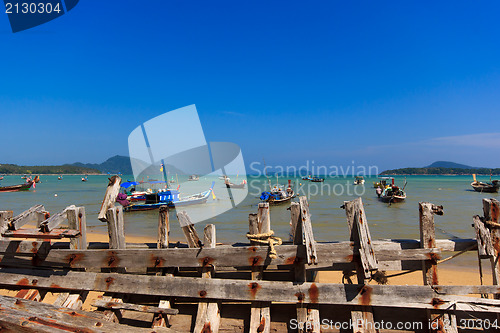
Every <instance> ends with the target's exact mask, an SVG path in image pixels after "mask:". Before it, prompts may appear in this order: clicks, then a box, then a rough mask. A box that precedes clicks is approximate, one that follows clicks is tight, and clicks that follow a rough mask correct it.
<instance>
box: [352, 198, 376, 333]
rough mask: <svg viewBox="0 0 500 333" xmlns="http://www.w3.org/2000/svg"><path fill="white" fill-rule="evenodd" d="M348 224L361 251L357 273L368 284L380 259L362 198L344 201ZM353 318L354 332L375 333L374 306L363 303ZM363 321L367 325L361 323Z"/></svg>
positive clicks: (355, 243) (354, 311)
mask: <svg viewBox="0 0 500 333" xmlns="http://www.w3.org/2000/svg"><path fill="white" fill-rule="evenodd" d="M344 208H345V211H346V217H347V225H348V227H349V232H350V239H351V241H353V242H354V252H358V253H359V257H358V258H357V260H355V266H356V275H357V279H358V283H359V284H365V283H366V284H367V283H368V281H369V279H370V278H371V276H372V271H375V270H378V261H377V258H376V257H375V251H374V249H373V245H372V240H371V236H370V231H369V229H368V220H367V219H366V214H365V210H364V207H363V202H362V199H361V198H357V199H355V200H352V201H346V202H344ZM351 319H352V322H353V323H354V327H353V330H354V332H359V333H375V332H376V331H375V328H374V325H373V323H374V318H373V308H372V307H371V306H370V305H369V304H362V306H361V309H360V310H357V309H355V310H353V311H351ZM360 323H363V324H365V323H366V325H361V324H360Z"/></svg>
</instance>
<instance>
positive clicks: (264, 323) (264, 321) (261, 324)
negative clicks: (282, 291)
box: [257, 317, 266, 332]
mask: <svg viewBox="0 0 500 333" xmlns="http://www.w3.org/2000/svg"><path fill="white" fill-rule="evenodd" d="M265 328H266V317H262V319H261V320H260V325H259V327H257V332H264V329H265Z"/></svg>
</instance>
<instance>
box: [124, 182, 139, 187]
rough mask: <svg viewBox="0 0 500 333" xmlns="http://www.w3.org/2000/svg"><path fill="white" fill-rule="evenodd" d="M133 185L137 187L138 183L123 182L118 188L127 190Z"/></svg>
mask: <svg viewBox="0 0 500 333" xmlns="http://www.w3.org/2000/svg"><path fill="white" fill-rule="evenodd" d="M135 185H139V183H136V182H125V183H122V184H121V185H120V186H121V187H123V188H129V187H130V186H135Z"/></svg>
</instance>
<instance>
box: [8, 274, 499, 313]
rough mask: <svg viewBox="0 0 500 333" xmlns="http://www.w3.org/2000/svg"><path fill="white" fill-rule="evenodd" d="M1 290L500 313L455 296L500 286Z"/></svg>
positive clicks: (78, 279) (159, 281)
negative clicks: (83, 291)
mask: <svg viewBox="0 0 500 333" xmlns="http://www.w3.org/2000/svg"><path fill="white" fill-rule="evenodd" d="M0 274H1V276H2V279H1V280H0V285H3V286H6V287H11V288H12V287H14V288H35V289H48V290H50V291H58V292H60V291H62V290H94V291H100V292H111V293H126V294H141V295H156V296H174V297H188V298H198V299H217V300H234V301H265V302H276V301H279V302H284V303H312V304H315V303H316V304H338V305H362V306H366V305H371V306H383V307H405V308H421V309H436V310H445V309H447V308H448V307H452V306H455V305H456V306H457V308H456V309H457V310H459V309H460V310H465V311H479V312H495V313H500V300H493V299H482V298H477V297H465V296H461V297H457V296H453V295H466V294H483V293H500V287H499V286H435V287H434V289H433V288H431V287H429V286H398V285H355V284H331V283H314V282H304V283H301V284H294V283H292V282H279V281H252V280H236V279H202V278H191V277H169V276H153V275H133V274H118V273H89V272H75V271H69V272H63V271H49V270H24V271H23V270H15V269H10V270H7V269H0Z"/></svg>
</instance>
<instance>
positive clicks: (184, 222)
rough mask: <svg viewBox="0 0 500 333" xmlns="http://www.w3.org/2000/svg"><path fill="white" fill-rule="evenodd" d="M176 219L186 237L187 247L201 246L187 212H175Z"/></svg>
mask: <svg viewBox="0 0 500 333" xmlns="http://www.w3.org/2000/svg"><path fill="white" fill-rule="evenodd" d="M177 219H178V220H179V224H180V226H181V229H182V232H183V233H184V236H185V237H186V241H187V243H188V246H189V247H202V243H201V240H200V237H198V233H197V232H196V229H195V228H194V224H193V222H191V218H190V217H189V215H188V214H187V212H186V211H182V212H177Z"/></svg>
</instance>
